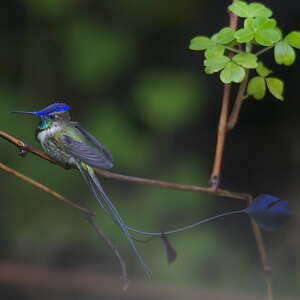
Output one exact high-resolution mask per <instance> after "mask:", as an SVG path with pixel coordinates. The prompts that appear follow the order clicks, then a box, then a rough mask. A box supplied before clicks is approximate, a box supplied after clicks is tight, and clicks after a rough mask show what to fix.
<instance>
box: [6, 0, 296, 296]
mask: <svg viewBox="0 0 300 300" xmlns="http://www.w3.org/2000/svg"><path fill="white" fill-rule="evenodd" d="M263 2H264V3H265V4H266V5H272V6H271V8H272V9H273V10H274V13H275V17H276V18H278V21H279V26H280V27H281V28H282V29H283V30H284V31H285V32H288V31H290V30H294V29H298V30H299V29H300V18H299V17H300V4H299V3H298V2H296V1H289V2H286V3H285V4H284V10H282V9H283V8H282V3H281V1H280V0H276V1H272V3H271V1H263ZM269 2H270V3H269ZM229 3H230V1H213V2H212V1H207V0H197V1H196V0H190V1H184V0H176V1H157V0H139V1H137V0H131V1H125V0H112V1H108V0H103V1H96V0H94V1H93V0H91V1H81V0H44V1H39V0H27V1H6V3H5V4H3V6H2V9H1V11H0V16H1V17H0V23H1V27H0V30H1V40H2V47H1V48H0V55H1V58H2V59H1V64H0V76H1V80H0V120H1V121H0V124H1V128H0V129H1V130H4V131H6V132H8V133H9V134H11V135H14V136H15V137H17V138H20V139H22V140H23V141H25V142H26V143H28V144H31V145H33V146H34V147H37V148H40V146H39V144H38V143H37V141H35V139H34V130H35V127H36V125H37V120H36V119H35V118H34V117H32V116H21V115H18V116H17V115H11V114H9V113H8V111H9V110H13V109H18V110H37V109H41V108H43V107H44V106H47V105H48V104H50V103H52V102H54V101H56V102H57V101H63V102H66V103H68V104H69V105H70V106H71V114H72V118H73V120H77V121H80V122H81V124H82V125H83V126H84V127H85V128H86V129H88V130H89V131H90V132H92V133H93V134H94V135H95V136H96V137H98V138H99V139H100V140H101V141H102V142H103V143H104V144H105V145H106V146H107V147H108V148H109V149H110V150H111V152H112V153H113V157H114V164H115V167H114V169H113V171H115V172H119V173H123V174H127V175H133V176H140V177H149V178H156V179H161V180H167V181H173V182H177V183H186V184H195V185H197V184H198V185H204V186H205V185H207V182H208V178H209V173H210V170H211V167H212V160H213V155H214V147H215V140H216V129H217V121H218V114H219V109H220V100H221V95H222V85H221V84H220V82H219V80H218V78H217V77H214V76H206V75H205V74H204V72H203V70H202V67H201V55H200V54H199V53H198V52H192V51H189V50H188V43H189V40H190V39H191V38H192V37H194V36H195V35H199V34H205V35H211V34H213V33H214V32H215V31H217V30H218V28H221V27H223V26H225V25H226V24H228V15H227V13H226V11H225V10H226V6H227V5H228V4H229ZM266 61H267V65H268V66H269V67H273V65H272V55H271V53H270V54H266ZM274 70H275V71H276V73H275V74H276V76H278V77H282V78H283V79H284V80H285V81H286V92H285V99H286V100H285V101H284V102H283V103H281V102H280V101H277V100H275V99H273V98H272V97H271V96H268V97H267V98H266V99H264V100H263V101H256V100H254V99H252V98H249V100H247V101H246V103H245V105H244V106H243V108H242V112H241V116H240V120H239V123H238V126H237V128H236V129H235V130H234V131H232V132H231V133H230V134H229V135H228V139H227V141H226V149H225V156H224V165H223V178H222V187H224V188H226V189H232V190H233V191H237V192H250V193H253V194H254V195H257V194H259V193H270V194H273V195H276V196H279V197H282V198H284V199H287V200H289V201H290V206H291V208H292V209H294V210H295V211H299V201H298V199H299V196H300V188H299V187H300V186H299V175H300V172H299V167H300V158H299V154H300V142H299V141H300V139H299V130H300V123H299V110H300V102H299V88H298V87H299V83H298V82H299V78H300V69H299V58H298V60H297V61H296V63H295V64H294V65H293V66H292V67H290V68H284V67H274ZM0 161H1V162H3V163H5V164H7V165H9V166H10V167H12V168H14V169H16V170H18V171H19V172H22V173H24V174H25V175H28V176H30V177H32V178H33V179H36V180H38V181H40V182H41V183H43V184H45V185H47V186H48V187H50V188H52V189H54V190H55V191H57V192H59V193H61V194H63V195H64V196H66V197H68V198H70V199H72V200H73V201H75V202H77V203H79V204H81V205H83V206H85V207H87V208H90V209H94V210H97V212H98V216H97V222H98V224H99V225H100V226H101V228H102V229H103V230H104V231H105V232H106V233H107V234H108V235H109V236H110V237H111V239H112V240H113V241H114V243H115V244H116V245H118V246H119V248H120V251H121V253H122V254H123V257H124V258H125V260H126V262H127V263H128V267H129V270H128V271H129V277H130V279H132V280H133V281H134V280H135V279H137V278H139V279H140V280H142V281H145V282H146V284H149V285H151V287H152V290H155V289H156V288H157V286H166V285H167V286H169V287H170V289H173V290H175V291H176V289H179V287H180V288H181V289H183V290H184V291H185V290H186V291H189V289H197V290H199V291H201V292H203V291H207V297H206V298H204V299H216V298H214V297H213V296H210V295H211V294H210V292H211V293H214V292H216V291H217V292H218V293H220V298H218V299H227V298H226V297H225V296H226V295H227V294H230V295H232V296H231V297H230V298H228V299H231V300H234V299H244V298H242V296H247V295H249V297H252V298H247V299H258V298H256V297H262V296H263V295H264V293H265V285H264V280H263V275H262V272H261V270H260V260H259V257H258V254H257V249H256V246H255V242H254V237H253V234H252V231H251V226H250V222H249V220H248V219H247V218H246V217H245V216H233V217H229V218H227V219H224V220H220V221H218V222H216V223H213V224H207V225H203V226H202V227H200V228H198V229H195V230H193V231H190V232H186V233H182V234H178V235H176V236H173V237H171V242H172V244H173V245H174V247H175V248H176V250H177V251H178V258H177V260H176V262H175V263H174V264H172V265H170V266H168V265H167V262H166V258H165V256H164V252H163V248H162V245H161V243H160V241H159V240H154V241H152V242H150V243H148V244H141V245H140V248H141V251H142V253H143V256H144V258H145V260H146V261H147V263H148V264H149V265H150V266H151V268H152V270H153V276H152V278H151V280H147V279H146V278H144V277H143V273H142V271H141V269H140V267H139V264H138V263H137V261H136V259H135V257H134V255H133V253H132V251H131V249H130V247H129V245H128V243H127V242H126V240H125V239H124V238H123V236H122V234H121V233H120V231H119V230H118V229H117V228H116V226H115V225H113V224H112V222H111V220H110V219H109V218H108V217H106V216H105V215H104V214H103V212H102V211H101V209H100V208H99V207H98V205H97V203H96V201H95V200H94V199H93V198H92V196H91V194H90V193H89V191H88V188H87V187H86V185H85V183H84V181H83V179H82V178H81V176H80V174H79V173H78V172H76V171H72V170H70V171H66V170H63V169H61V168H59V167H57V166H54V165H51V164H49V163H48V162H46V161H43V160H41V159H38V158H37V157H34V156H33V155H30V154H29V155H28V156H27V157H26V158H25V159H21V158H20V157H19V156H18V150H17V149H16V148H15V147H14V146H12V145H11V144H9V143H7V142H6V141H5V140H1V144H0ZM0 174H1V183H0V186H1V202H0V205H1V210H0V214H1V218H0V222H1V227H0V242H1V248H0V258H1V261H3V262H7V261H9V262H11V261H12V262H19V263H21V264H25V265H28V266H42V267H45V268H58V269H60V270H61V269H63V270H71V271H72V270H78V269H84V270H85V271H89V272H95V273H96V274H103V275H104V276H107V275H109V276H112V277H113V278H116V280H117V282H118V280H119V277H120V271H119V265H118V263H117V262H116V259H115V257H114V256H113V255H112V254H111V252H110V250H109V249H108V248H107V247H106V246H105V245H104V243H103V242H100V241H99V240H98V239H97V236H96V235H95V233H94V231H93V230H92V229H91V228H90V227H89V225H88V224H87V222H86V221H85V220H84V218H83V216H82V215H81V214H80V213H79V212H78V211H76V210H74V209H71V208H70V207H68V206H66V205H65V204H63V203H62V202H60V201H58V200H56V199H54V198H51V197H50V196H48V195H47V194H45V193H43V192H42V191H40V190H37V189H36V188H34V187H32V186H30V185H28V184H25V183H24V182H22V181H20V180H18V179H17V178H15V177H13V176H11V175H8V174H6V173H4V172H3V171H1V173H0ZM100 179H101V178H100ZM102 183H103V186H104V189H105V190H106V192H107V193H108V195H109V196H110V198H111V199H112V201H113V202H114V204H115V205H116V206H117V208H118V209H119V211H120V213H121V215H122V216H123V217H124V219H125V220H126V222H127V223H128V224H130V225H132V226H135V227H137V228H140V229H141V230H150V231H160V230H168V229H173V228H175V227H176V226H180V225H186V224H189V223H192V222H195V221H197V220H199V219H201V218H205V217H208V216H211V215H214V214H217V213H220V212H224V211H229V210H234V209H240V208H242V207H243V205H244V203H242V202H241V201H238V200H232V199H225V198H220V197H218V198H217V197H213V196H208V195H205V194H200V193H192V192H180V191H174V190H166V189H160V188H157V187H151V186H141V185H135V184H132V183H125V182H117V181H113V180H106V179H102ZM297 228H299V221H298V220H292V222H291V224H290V225H289V226H288V227H287V228H285V229H283V230H281V231H279V232H275V233H268V234H264V236H265V239H266V245H267V249H268V252H269V255H270V262H271V265H272V270H273V274H274V290H275V294H276V295H277V296H278V298H277V299H280V298H281V297H282V299H289V298H291V299H292V298H293V299H298V296H299V280H300V256H299V244H300V241H299V233H298V230H297ZM1 261H0V270H1ZM99 286H100V287H101V282H99ZM119 288H120V287H119V285H117V286H115V285H112V286H111V290H112V291H113V290H116V289H119ZM130 289H134V285H133V286H132V287H131V288H130ZM46 290H47V289H46ZM48 290H51V284H50V287H49V288H48ZM41 291H44V290H43V289H42V290H41V289H39V288H36V287H31V288H30V287H26V286H19V285H18V284H16V283H15V282H13V283H11V284H6V283H5V282H3V283H1V280H0V296H1V299H40V296H41ZM187 294H188V292H187ZM127 295H128V294H127ZM157 295H158V296H157ZM157 295H156V296H150V295H148V296H146V295H145V297H144V299H163V296H161V297H159V293H157ZM235 295H240V296H235ZM102 296H103V295H102ZM105 297H106V299H119V298H120V299H126V297H127V296H126V293H125V294H124V295H123V294H120V295H119V296H114V294H113V293H112V294H107V295H106V296H105ZM94 298H95V299H96V298H99V295H97V297H96V296H92V295H89V293H88V292H87V293H86V294H84V295H81V296H79V295H78V294H76V293H75V292H73V293H72V292H60V291H59V290H58V291H57V292H56V293H55V296H54V295H53V294H52V293H50V292H48V293H45V294H44V295H43V299H94ZM140 298H141V297H139V299H140ZM175 298H176V297H175ZM175 298H174V299H175ZM128 299H129V298H128ZM130 299H138V298H134V297H133V296H131V298H130ZM178 299H180V298H178ZM186 299H192V298H189V297H188V296H187V298H186ZM201 299H202V298H201ZM245 299H246V298H245Z"/></svg>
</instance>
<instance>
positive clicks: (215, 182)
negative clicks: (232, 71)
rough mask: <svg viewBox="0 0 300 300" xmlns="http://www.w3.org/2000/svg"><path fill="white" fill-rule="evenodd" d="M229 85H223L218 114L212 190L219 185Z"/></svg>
mask: <svg viewBox="0 0 300 300" xmlns="http://www.w3.org/2000/svg"><path fill="white" fill-rule="evenodd" d="M230 88H231V85H230V84H225V86H224V92H223V100H222V107H221V113H220V120H219V126H218V136H217V146H216V152H215V159H214V165H213V169H212V172H211V176H210V183H211V185H212V188H214V189H217V188H218V186H219V183H220V173H221V166H222V160H223V151H224V145H225V138H226V131H227V115H228V106H229V98H230Z"/></svg>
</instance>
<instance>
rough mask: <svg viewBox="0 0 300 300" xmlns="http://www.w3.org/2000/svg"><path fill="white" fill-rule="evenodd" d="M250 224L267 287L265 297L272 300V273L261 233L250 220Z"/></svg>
mask: <svg viewBox="0 0 300 300" xmlns="http://www.w3.org/2000/svg"><path fill="white" fill-rule="evenodd" d="M251 223H252V229H253V233H254V237H255V241H256V246H257V249H258V253H259V256H260V260H261V265H262V269H263V272H264V275H265V276H264V277H265V281H266V285H267V295H268V300H272V299H273V286H272V285H273V284H272V273H271V267H270V264H269V259H268V254H267V251H266V248H265V245H264V240H263V237H262V233H261V230H260V228H259V227H258V225H257V224H256V223H255V222H254V221H253V220H252V219H251Z"/></svg>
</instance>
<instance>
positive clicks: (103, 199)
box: [77, 163, 151, 275]
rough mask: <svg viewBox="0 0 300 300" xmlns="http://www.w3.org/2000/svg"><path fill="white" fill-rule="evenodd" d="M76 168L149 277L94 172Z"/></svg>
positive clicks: (87, 168) (146, 267)
mask: <svg viewBox="0 0 300 300" xmlns="http://www.w3.org/2000/svg"><path fill="white" fill-rule="evenodd" d="M77 167H78V169H79V170H80V172H81V174H82V176H83V178H84V179H85V181H86V183H87V185H88V187H89V188H90V190H91V191H92V193H93V195H94V197H95V198H96V199H97V200H98V202H99V204H100V205H101V207H102V208H103V210H104V211H105V213H106V214H107V215H108V216H110V217H111V218H112V220H113V221H114V222H115V223H116V224H117V225H118V226H119V227H120V229H121V230H122V231H123V233H124V234H125V236H126V238H127V240H128V242H129V243H130V245H131V247H132V249H133V250H134V252H135V254H136V256H137V257H138V259H139V261H140V263H141V265H142V266H143V268H144V270H145V272H146V273H147V274H148V275H150V273H151V271H150V269H149V267H148V266H147V265H146V263H145V262H144V260H143V258H142V256H141V254H140V252H139V251H138V249H137V247H136V245H135V243H134V240H133V238H132V236H131V234H130V232H129V230H128V226H127V225H126V224H125V222H124V221H123V219H122V217H121V216H120V214H119V212H118V211H117V209H116V208H115V206H114V205H113V204H112V202H111V201H110V200H109V198H108V196H107V195H106V193H105V192H104V190H103V188H102V186H101V184H100V182H99V180H98V179H97V177H96V175H95V173H94V171H93V169H92V168H90V167H89V166H83V165H81V164H80V163H77Z"/></svg>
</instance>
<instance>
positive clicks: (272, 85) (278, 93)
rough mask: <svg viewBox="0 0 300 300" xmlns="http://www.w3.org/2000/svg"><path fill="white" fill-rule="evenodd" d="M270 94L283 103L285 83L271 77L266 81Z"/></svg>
mask: <svg viewBox="0 0 300 300" xmlns="http://www.w3.org/2000/svg"><path fill="white" fill-rule="evenodd" d="M266 81H267V86H268V89H269V91H270V93H271V94H272V95H273V96H274V97H275V98H277V99H279V100H281V101H283V95H282V93H283V89H284V82H283V81H282V80H280V79H278V78H274V77H269V78H267V79H266Z"/></svg>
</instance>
